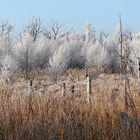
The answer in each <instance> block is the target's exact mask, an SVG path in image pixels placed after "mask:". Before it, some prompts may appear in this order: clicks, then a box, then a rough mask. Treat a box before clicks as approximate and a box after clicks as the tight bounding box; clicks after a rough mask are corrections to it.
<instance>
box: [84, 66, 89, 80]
mask: <svg viewBox="0 0 140 140" xmlns="http://www.w3.org/2000/svg"><path fill="white" fill-rule="evenodd" d="M85 76H86V78H87V77H88V76H89V74H88V69H87V68H86V71H85Z"/></svg>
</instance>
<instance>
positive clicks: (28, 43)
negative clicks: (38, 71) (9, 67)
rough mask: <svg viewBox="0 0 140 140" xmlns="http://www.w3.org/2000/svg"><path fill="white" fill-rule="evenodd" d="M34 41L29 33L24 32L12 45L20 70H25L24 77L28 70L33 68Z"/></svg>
mask: <svg viewBox="0 0 140 140" xmlns="http://www.w3.org/2000/svg"><path fill="white" fill-rule="evenodd" d="M36 47H37V46H36V43H35V42H34V41H33V40H32V36H31V35H30V34H26V33H25V34H24V35H23V37H22V38H21V39H20V40H18V41H17V43H16V44H15V46H14V54H13V55H14V58H15V60H16V63H17V65H18V67H19V69H20V70H21V71H24V72H25V76H26V78H27V77H28V74H29V72H30V71H31V70H32V69H33V68H34V60H35V57H36V56H35V50H36Z"/></svg>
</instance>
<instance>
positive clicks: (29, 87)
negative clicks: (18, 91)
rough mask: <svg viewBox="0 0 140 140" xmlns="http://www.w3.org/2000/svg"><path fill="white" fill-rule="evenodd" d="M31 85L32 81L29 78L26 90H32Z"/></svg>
mask: <svg viewBox="0 0 140 140" xmlns="http://www.w3.org/2000/svg"><path fill="white" fill-rule="evenodd" d="M32 85H33V81H32V80H29V81H28V90H29V92H30V91H31V90H32Z"/></svg>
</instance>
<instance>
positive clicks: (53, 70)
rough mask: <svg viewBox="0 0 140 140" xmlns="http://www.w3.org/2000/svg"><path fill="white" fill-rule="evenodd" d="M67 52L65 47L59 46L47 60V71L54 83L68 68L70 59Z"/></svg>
mask: <svg viewBox="0 0 140 140" xmlns="http://www.w3.org/2000/svg"><path fill="white" fill-rule="evenodd" d="M68 50H69V49H68V48H67V47H66V46H60V47H59V48H57V49H56V51H55V53H54V55H53V57H52V58H50V59H49V67H48V70H49V73H50V75H51V76H52V77H53V80H55V81H56V80H57V77H58V75H61V74H62V73H63V72H64V71H65V70H66V69H67V68H68V66H69V62H70V57H69V51H68Z"/></svg>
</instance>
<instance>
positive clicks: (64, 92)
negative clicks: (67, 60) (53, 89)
mask: <svg viewBox="0 0 140 140" xmlns="http://www.w3.org/2000/svg"><path fill="white" fill-rule="evenodd" d="M62 95H63V96H64V97H65V96H66V84H65V83H63V86H62Z"/></svg>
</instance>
